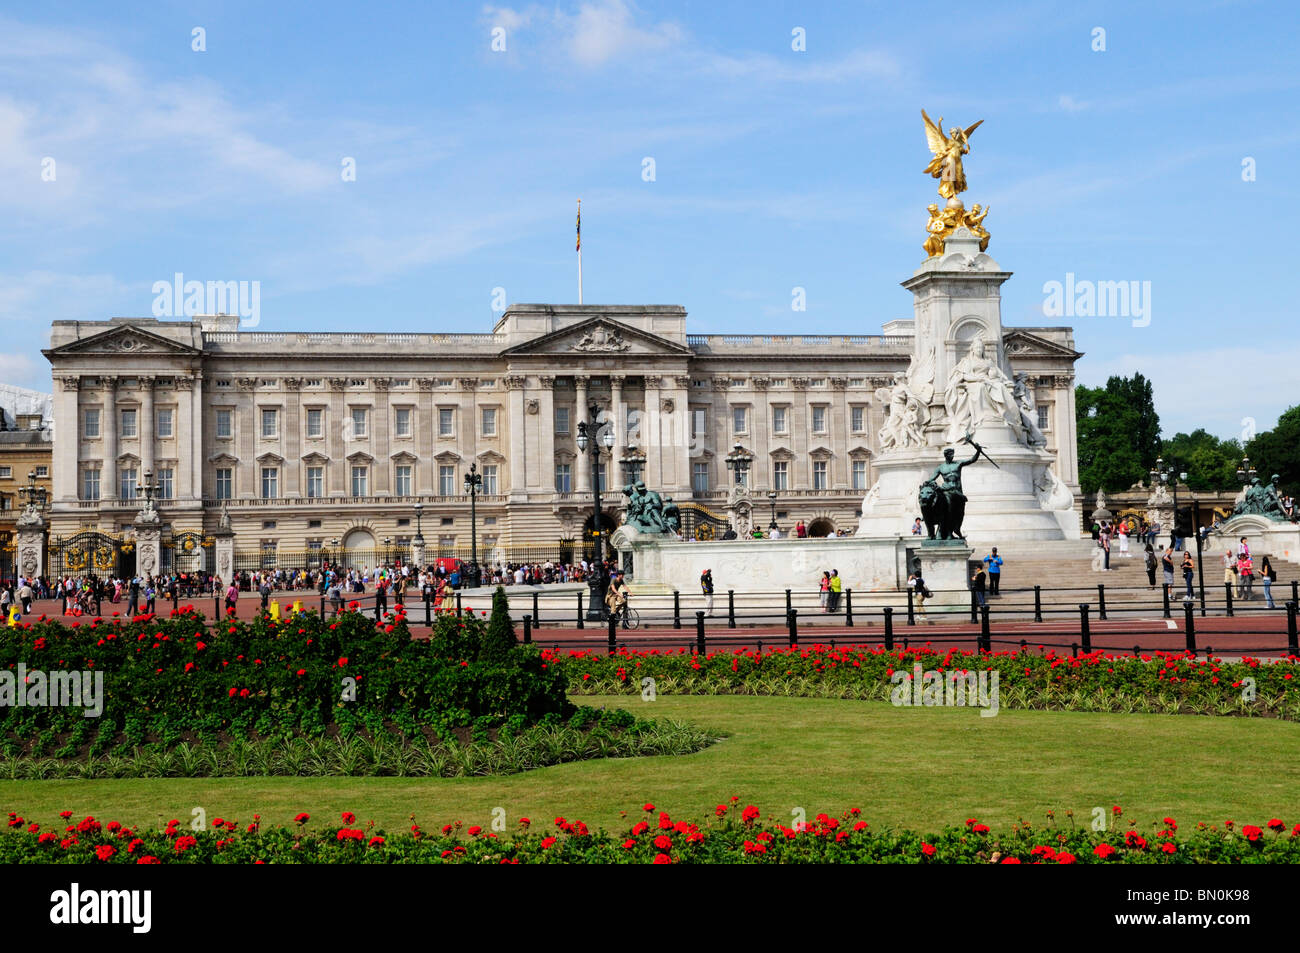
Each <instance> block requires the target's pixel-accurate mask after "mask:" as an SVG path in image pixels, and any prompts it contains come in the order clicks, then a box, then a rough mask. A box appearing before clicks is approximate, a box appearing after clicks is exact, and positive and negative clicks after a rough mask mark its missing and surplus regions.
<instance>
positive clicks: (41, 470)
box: [36, 466, 50, 480]
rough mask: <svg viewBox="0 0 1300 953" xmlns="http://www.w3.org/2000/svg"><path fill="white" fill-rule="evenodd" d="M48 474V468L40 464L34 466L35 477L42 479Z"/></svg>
mask: <svg viewBox="0 0 1300 953" xmlns="http://www.w3.org/2000/svg"><path fill="white" fill-rule="evenodd" d="M49 475H50V468H49V467H45V466H40V467H37V468H36V479H38V480H43V479H45V478H46V477H48V476H49Z"/></svg>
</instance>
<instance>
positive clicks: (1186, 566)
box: [1183, 552, 1196, 602]
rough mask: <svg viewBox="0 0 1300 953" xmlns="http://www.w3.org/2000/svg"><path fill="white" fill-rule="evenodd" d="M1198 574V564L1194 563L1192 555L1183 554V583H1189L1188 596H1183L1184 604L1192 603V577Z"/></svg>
mask: <svg viewBox="0 0 1300 953" xmlns="http://www.w3.org/2000/svg"><path fill="white" fill-rule="evenodd" d="M1195 572H1196V563H1194V562H1193V561H1192V554H1191V553H1187V552H1185V553H1183V581H1184V582H1185V583H1187V595H1185V596H1183V601H1184V602H1191V601H1192V598H1193V596H1192V576H1193V575H1194V574H1195Z"/></svg>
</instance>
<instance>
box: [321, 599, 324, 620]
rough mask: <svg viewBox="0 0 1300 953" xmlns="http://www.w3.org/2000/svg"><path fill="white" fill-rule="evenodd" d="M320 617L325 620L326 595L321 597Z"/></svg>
mask: <svg viewBox="0 0 1300 953" xmlns="http://www.w3.org/2000/svg"><path fill="white" fill-rule="evenodd" d="M320 617H321V620H322V621H324V619H325V597H324V596H321V597H320Z"/></svg>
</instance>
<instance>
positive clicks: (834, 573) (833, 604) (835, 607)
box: [830, 569, 844, 612]
mask: <svg viewBox="0 0 1300 953" xmlns="http://www.w3.org/2000/svg"><path fill="white" fill-rule="evenodd" d="M843 591H844V580H843V579H841V578H840V571H839V570H838V569H832V570H831V596H830V611H831V612H839V611H840V593H841V592H843Z"/></svg>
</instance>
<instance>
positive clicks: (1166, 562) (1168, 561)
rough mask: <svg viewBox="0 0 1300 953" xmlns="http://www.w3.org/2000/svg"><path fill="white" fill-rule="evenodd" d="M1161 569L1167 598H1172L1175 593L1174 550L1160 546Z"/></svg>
mask: <svg viewBox="0 0 1300 953" xmlns="http://www.w3.org/2000/svg"><path fill="white" fill-rule="evenodd" d="M1160 549H1161V556H1160V570H1161V581H1162V582H1163V583H1164V587H1165V598H1166V599H1168V598H1172V596H1173V594H1174V552H1173V550H1172V549H1165V548H1164V547H1163V546H1161V547H1160Z"/></svg>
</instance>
